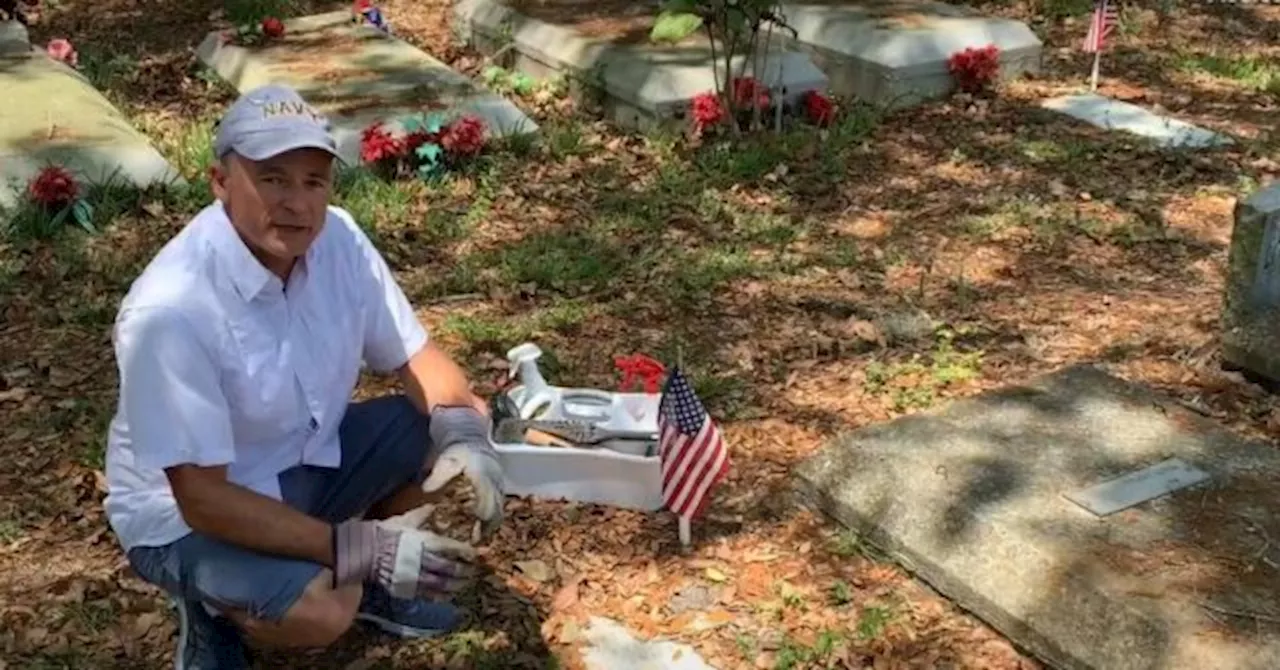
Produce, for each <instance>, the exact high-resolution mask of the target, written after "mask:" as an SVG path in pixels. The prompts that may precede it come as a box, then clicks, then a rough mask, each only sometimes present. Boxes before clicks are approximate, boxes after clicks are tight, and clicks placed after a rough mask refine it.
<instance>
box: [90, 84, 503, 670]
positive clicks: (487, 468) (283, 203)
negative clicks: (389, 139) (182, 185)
mask: <svg viewBox="0 0 1280 670" xmlns="http://www.w3.org/2000/svg"><path fill="white" fill-rule="evenodd" d="M214 148H215V152H216V154H217V156H216V157H217V162H216V165H215V166H214V168H213V169H212V178H213V188H214V194H215V195H216V197H217V199H216V201H215V202H214V203H213V204H211V205H209V206H208V207H206V208H205V209H204V210H202V211H201V212H200V213H199V214H198V215H197V216H196V217H195V218H194V219H193V220H192V221H191V222H190V223H189V224H188V225H187V226H186V227H185V228H184V229H183V230H182V231H181V232H179V233H178V234H177V235H176V236H174V238H173V239H171V240H170V241H169V242H168V243H167V244H166V245H165V246H164V248H163V249H161V250H160V252H159V253H158V254H157V255H156V257H155V258H154V259H152V261H151V262H150V264H149V265H148V266H147V267H146V268H145V270H144V271H143V272H142V274H141V275H140V276H139V277H138V279H137V280H136V281H135V282H134V284H133V286H132V287H131V288H130V290H129V293H128V295H127V296H126V297H125V299H124V301H123V303H122V305H121V307H120V311H119V314H118V317H117V320H116V324H115V330H114V332H113V341H114V344H115V353H116V359H117V364H118V369H119V374H120V390H119V392H120V396H119V403H118V405H117V412H116V415H115V417H114V419H113V420H112V423H111V426H110V430H109V436H108V448H107V481H108V484H109V492H108V496H107V499H106V501H105V506H106V512H107V517H108V520H109V522H110V524H111V527H112V529H113V530H114V531H115V533H116V535H117V536H118V538H119V541H120V543H121V545H122V546H123V548H124V550H125V552H126V555H127V556H128V559H129V562H130V563H131V565H132V566H133V568H134V569H135V571H136V572H137V573H138V574H139V575H140V576H141V577H142V578H143V579H145V580H147V581H149V582H151V583H153V584H156V585H158V586H159V587H161V588H162V589H164V590H165V591H166V592H168V593H169V594H170V595H171V596H172V597H173V599H174V601H175V603H176V604H177V608H178V614H179V624H180V626H179V641H178V650H177V653H176V666H177V667H178V668H179V669H188V670H191V669H196V668H199V669H202V670H206V669H207V670H212V669H215V668H216V669H218V670H224V669H234V668H246V667H248V653H247V645H246V644H245V643H244V638H243V637H242V633H247V634H248V636H249V637H250V638H252V639H254V640H256V641H258V642H260V643H263V644H266V645H270V646H291V647H318V646H325V645H328V644H329V643H331V642H332V641H334V640H336V639H337V638H338V637H339V636H341V635H342V634H343V633H344V632H345V631H346V630H347V629H348V628H349V627H350V626H351V625H352V622H353V621H356V620H363V621H367V622H370V623H372V624H376V625H378V626H380V627H381V628H383V629H384V630H386V631H389V632H392V633H395V634H398V635H402V636H423V635H432V634H436V633H439V632H441V631H446V630H449V629H450V628H451V627H453V626H454V625H456V623H457V621H458V618H459V616H458V613H457V611H456V610H455V609H454V608H453V606H452V605H450V604H448V603H447V602H443V601H440V600H436V599H435V598H437V597H444V596H447V595H448V594H449V593H451V592H453V591H454V590H456V589H457V588H459V586H460V585H461V584H463V583H464V582H465V578H466V577H467V576H468V574H469V573H470V572H471V569H470V567H469V566H468V565H467V559H468V558H469V557H470V554H471V550H470V547H469V546H468V545H465V544H462V543H455V542H452V541H448V540H445V539H443V538H439V537H437V536H435V535H432V534H431V533H427V532H423V531H418V530H414V529H411V528H398V527H393V526H391V525H388V524H386V523H383V522H380V521H377V519H385V518H387V517H388V516H391V515H396V514H400V513H402V512H405V511H407V510H410V509H414V508H417V507H418V506H419V505H421V504H422V503H423V502H424V499H423V497H422V495H421V490H420V485H421V483H422V481H423V479H424V476H425V474H426V473H428V472H430V471H431V469H432V466H433V464H435V463H436V462H437V460H438V459H439V458H440V456H441V454H442V453H447V454H448V455H447V456H446V458H448V459H450V461H449V466H450V467H451V468H454V469H453V470H452V471H450V474H449V476H452V474H456V473H457V471H458V470H461V471H462V473H463V474H465V475H466V476H467V477H468V478H469V479H470V480H471V482H472V484H473V485H474V486H475V488H476V493H477V496H478V502H477V514H478V515H479V516H480V517H481V520H482V521H483V522H485V523H486V524H487V525H488V526H489V527H490V528H491V527H492V525H493V524H495V523H497V522H499V521H500V520H501V515H502V488H501V484H502V472H501V468H500V466H499V464H498V460H497V458H496V454H495V453H494V452H493V450H492V447H491V446H490V444H489V442H488V440H487V436H488V431H489V419H488V417H487V413H486V410H485V405H484V403H483V402H482V401H481V400H480V399H479V398H477V397H476V396H474V395H473V394H472V393H471V391H470V387H469V384H468V381H467V379H466V376H465V374H464V373H463V371H462V370H461V369H460V368H459V367H458V366H457V365H456V364H455V363H454V362H453V361H452V360H450V358H449V357H448V356H447V355H446V354H445V353H444V352H442V351H441V350H440V349H439V348H438V347H436V346H435V344H434V343H433V342H431V341H429V339H428V336H427V332H426V330H425V328H424V327H423V326H422V324H421V323H420V322H419V321H418V319H417V318H416V317H415V315H414V313H413V309H412V308H411V306H410V305H409V303H408V300H407V299H406V297H405V295H404V293H403V291H402V290H401V289H400V287H399V286H398V285H397V283H396V281H395V279H394V277H393V276H392V274H391V272H390V269H389V268H388V267H387V264H386V262H385V261H384V260H383V258H382V257H381V255H380V254H379V253H378V251H377V250H376V249H375V248H374V247H373V245H372V244H371V243H370V241H369V239H368V238H367V237H366V236H365V235H364V234H363V233H362V231H361V230H360V228H359V226H358V225H356V223H355V222H354V221H353V220H352V218H351V216H350V215H349V214H348V213H347V212H345V211H343V210H341V209H339V208H336V207H333V206H330V205H329V198H330V196H331V194H332V185H333V178H334V166H335V165H334V164H335V161H334V158H335V157H336V156H337V152H336V150H335V143H334V140H333V138H332V137H331V135H330V133H329V127H328V124H327V123H326V121H325V120H324V118H323V117H322V116H320V115H319V114H318V113H316V112H315V111H314V110H313V109H312V108H311V107H310V106H308V105H307V104H306V103H305V102H303V100H302V99H301V98H300V97H299V96H298V94H297V93H296V92H295V91H293V90H291V89H288V88H286V87H281V86H275V85H272V86H266V87H263V88H260V89H257V90H255V91H251V92H249V93H247V94H245V95H244V96H242V97H241V98H240V99H239V100H238V101H236V103H235V104H234V105H232V107H231V108H230V109H229V110H228V111H227V113H226V114H225V116H224V117H223V118H222V120H221V121H220V123H219V126H218V130H217V135H216V138H215V142H214ZM362 365H367V366H368V367H369V368H371V369H373V370H374V371H379V372H392V371H394V372H395V373H396V374H397V375H398V377H399V379H400V381H401V383H402V385H403V388H404V391H405V395H403V396H390V397H384V398H378V399H374V400H369V401H366V402H358V403H352V402H351V397H352V393H353V390H354V388H355V386H356V382H357V380H358V378H359V375H360V370H361V367H362ZM458 463H463V464H464V465H463V466H462V467H457V466H458ZM443 470H444V468H443V467H442V468H441V471H443Z"/></svg>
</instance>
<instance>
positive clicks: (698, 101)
mask: <svg viewBox="0 0 1280 670" xmlns="http://www.w3.org/2000/svg"><path fill="white" fill-rule="evenodd" d="M692 115H693V128H694V130H696V131H698V132H702V131H703V130H704V129H706V128H708V127H710V126H714V125H716V124H717V123H720V122H721V121H723V120H724V108H723V107H721V106H720V97H719V96H717V95H716V94H715V93H712V92H710V91H707V92H706V93H699V94H698V95H695V96H693V110H692Z"/></svg>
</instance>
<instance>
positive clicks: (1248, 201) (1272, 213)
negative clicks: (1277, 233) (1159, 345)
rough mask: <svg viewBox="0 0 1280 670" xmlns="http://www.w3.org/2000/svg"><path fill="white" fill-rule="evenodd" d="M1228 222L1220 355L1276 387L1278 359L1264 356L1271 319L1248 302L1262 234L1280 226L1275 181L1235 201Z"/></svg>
mask: <svg viewBox="0 0 1280 670" xmlns="http://www.w3.org/2000/svg"><path fill="white" fill-rule="evenodd" d="M1233 218H1234V223H1233V226H1232V231H1231V242H1230V245H1229V247H1228V252H1227V254H1228V259H1227V281H1226V289H1225V291H1224V294H1225V295H1224V298H1223V305H1222V357H1223V359H1224V360H1225V361H1226V362H1228V363H1230V364H1231V365H1235V366H1237V367H1240V368H1242V369H1244V370H1247V371H1249V372H1252V373H1254V374H1258V375H1261V376H1263V377H1265V378H1267V379H1269V380H1270V381H1271V382H1272V383H1280V355H1276V354H1274V353H1273V354H1271V355H1268V353H1267V352H1268V350H1269V349H1268V347H1269V345H1271V344H1272V343H1274V341H1275V337H1274V335H1272V334H1271V333H1272V332H1273V328H1271V327H1268V326H1267V325H1266V322H1267V321H1268V320H1269V317H1274V315H1273V314H1268V313H1265V312H1263V313H1259V312H1258V311H1257V310H1254V309H1250V307H1249V305H1248V304H1247V303H1248V302H1249V299H1248V296H1247V293H1248V287H1249V286H1250V285H1252V284H1253V283H1254V278H1255V276H1256V275H1257V273H1258V265H1259V262H1260V258H1259V256H1260V254H1261V252H1262V251H1263V248H1262V247H1263V240H1264V236H1265V233H1266V230H1267V228H1268V227H1272V226H1274V227H1278V228H1280V181H1276V182H1272V183H1271V184H1270V185H1268V186H1265V187H1263V188H1259V189H1258V190H1256V191H1254V192H1253V193H1251V194H1250V195H1249V196H1248V197H1247V198H1244V199H1242V200H1240V201H1239V202H1237V203H1236V206H1235V211H1234V217H1233Z"/></svg>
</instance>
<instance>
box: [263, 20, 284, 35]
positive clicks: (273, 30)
mask: <svg viewBox="0 0 1280 670" xmlns="http://www.w3.org/2000/svg"><path fill="white" fill-rule="evenodd" d="M262 34H263V35H266V36H267V37H282V36H283V35H284V22H283V21H281V20H280V19H277V18H276V17H274V16H268V17H267V18H265V19H263V20H262Z"/></svg>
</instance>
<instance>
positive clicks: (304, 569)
mask: <svg viewBox="0 0 1280 670" xmlns="http://www.w3.org/2000/svg"><path fill="white" fill-rule="evenodd" d="M427 426H428V419H427V417H426V416H424V415H423V414H422V413H421V412H419V411H418V409H417V408H416V407H415V406H414V405H413V403H411V402H410V401H409V400H408V399H407V398H405V397H404V396H388V397H384V398H377V399H375V400H369V401H366V402H359V403H353V404H351V405H350V406H349V407H348V408H347V412H346V415H345V416H343V419H342V424H341V426H340V427H339V428H338V439H339V441H340V442H341V443H342V464H341V466H339V467H338V468H337V469H331V468H320V467H315V466H310V465H300V466H296V467H294V468H292V469H290V470H287V471H285V472H283V473H281V474H280V489H281V493H282V496H283V498H284V501H285V502H286V503H288V504H289V506H291V507H293V508H295V509H298V510H300V511H302V512H306V513H308V514H310V515H312V516H315V517H318V518H320V519H323V520H325V521H329V522H331V523H336V522H339V521H345V520H347V519H350V518H353V517H355V516H357V515H359V514H362V513H364V512H365V511H366V510H368V509H369V508H370V507H372V506H373V505H374V504H375V503H377V502H378V501H380V500H382V499H384V498H386V497H388V496H390V495H391V494H393V493H395V492H396V491H397V490H399V489H400V488H401V487H403V486H405V485H406V484H411V483H421V482H422V479H423V466H424V464H425V463H426V458H427V454H428V445H429V442H430V438H429V436H428V431H427ZM128 558H129V563H130V564H131V565H132V566H133V569H134V571H135V572H137V573H138V575H139V576H140V577H142V578H143V579H144V580H146V581H148V582H150V583H152V584H154V585H156V586H158V587H160V588H161V589H163V590H164V591H166V592H167V593H169V594H170V595H171V596H173V597H175V598H182V599H185V600H189V601H201V602H204V603H205V604H207V605H208V606H211V607H213V608H215V609H236V610H241V611H243V612H245V613H247V614H248V615H249V616H250V617H253V618H255V619H258V620H263V621H272V622H278V621H280V620H281V619H283V618H284V615H285V612H287V611H288V610H289V607H291V606H292V605H293V603H294V602H295V601H297V599H298V597H299V596H301V595H302V592H303V590H304V589H305V588H306V587H307V584H309V583H310V582H311V580H312V579H314V578H315V577H316V575H317V574H319V573H320V571H321V570H322V569H323V566H322V565H320V564H318V563H313V562H311V561H307V560H301V559H295V558H290V557H285V556H273V555H269V554H263V553H259V552H256V551H254V550H252V549H246V548H243V547H238V546H235V545H231V544H228V543H226V542H222V541H220V540H216V539H213V538H210V537H207V536H204V535H201V534H199V533H194V532H193V533H191V534H189V535H187V536H185V537H183V538H181V539H179V540H177V541H175V542H173V543H171V544H168V545H165V546H162V547H135V548H134V549H133V550H132V551H130V552H129V554H128Z"/></svg>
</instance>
